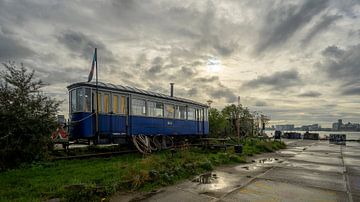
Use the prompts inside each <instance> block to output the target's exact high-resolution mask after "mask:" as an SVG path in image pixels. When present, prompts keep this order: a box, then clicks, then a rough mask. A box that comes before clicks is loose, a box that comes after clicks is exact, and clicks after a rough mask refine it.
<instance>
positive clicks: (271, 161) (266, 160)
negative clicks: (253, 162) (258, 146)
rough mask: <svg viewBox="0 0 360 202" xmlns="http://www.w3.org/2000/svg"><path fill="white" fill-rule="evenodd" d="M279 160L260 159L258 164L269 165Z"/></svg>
mask: <svg viewBox="0 0 360 202" xmlns="http://www.w3.org/2000/svg"><path fill="white" fill-rule="evenodd" d="M278 160H279V159H277V158H266V159H259V160H258V163H262V164H268V163H275V162H277V161H278Z"/></svg>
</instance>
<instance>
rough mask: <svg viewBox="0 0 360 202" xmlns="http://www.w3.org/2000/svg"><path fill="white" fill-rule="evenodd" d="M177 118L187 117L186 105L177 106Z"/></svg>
mask: <svg viewBox="0 0 360 202" xmlns="http://www.w3.org/2000/svg"><path fill="white" fill-rule="evenodd" d="M175 118H177V119H186V107H185V106H175Z"/></svg>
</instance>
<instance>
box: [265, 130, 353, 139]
mask: <svg viewBox="0 0 360 202" xmlns="http://www.w3.org/2000/svg"><path fill="white" fill-rule="evenodd" d="M282 132H297V133H301V134H304V133H305V132H306V131H297V130H296V131H282ZM309 132H310V133H319V136H320V138H323V137H325V135H327V136H329V134H346V139H347V140H358V139H360V132H350V131H309ZM265 133H266V135H268V136H269V137H272V136H274V134H275V130H265Z"/></svg>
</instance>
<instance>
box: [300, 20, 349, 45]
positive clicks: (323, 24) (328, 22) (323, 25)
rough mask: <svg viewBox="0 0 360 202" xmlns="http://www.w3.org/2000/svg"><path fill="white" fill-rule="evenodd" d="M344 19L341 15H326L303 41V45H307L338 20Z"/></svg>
mask: <svg viewBox="0 0 360 202" xmlns="http://www.w3.org/2000/svg"><path fill="white" fill-rule="evenodd" d="M340 18H342V16H341V15H324V16H322V18H321V20H320V22H318V23H316V24H315V25H314V26H313V27H312V28H311V29H310V31H309V32H308V33H307V34H306V36H305V37H304V39H303V40H302V45H303V46H304V45H307V44H308V43H309V42H310V41H311V40H312V39H313V38H314V37H315V36H316V35H318V34H319V33H321V32H323V31H324V30H326V29H327V28H328V27H329V26H330V25H331V24H333V23H334V22H335V21H336V20H338V19H340Z"/></svg>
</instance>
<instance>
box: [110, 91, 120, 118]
mask: <svg viewBox="0 0 360 202" xmlns="http://www.w3.org/2000/svg"><path fill="white" fill-rule="evenodd" d="M112 112H113V113H115V114H119V113H120V102H119V95H113V101H112Z"/></svg>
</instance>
